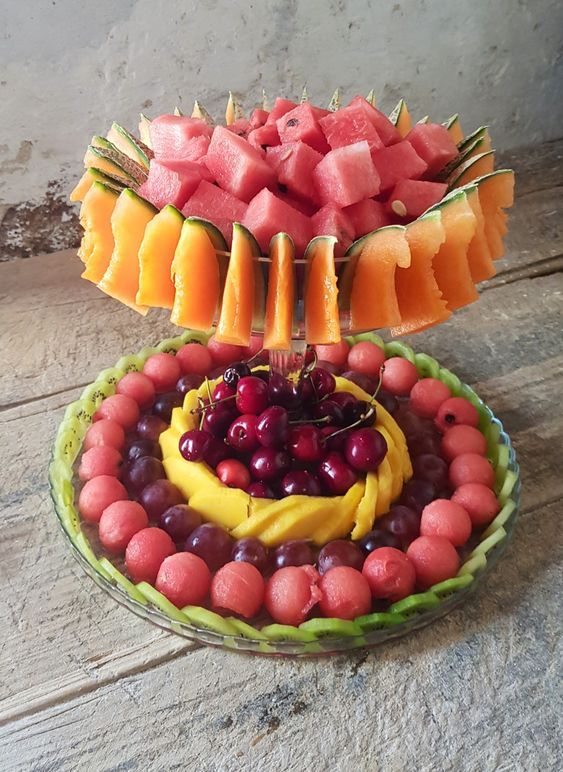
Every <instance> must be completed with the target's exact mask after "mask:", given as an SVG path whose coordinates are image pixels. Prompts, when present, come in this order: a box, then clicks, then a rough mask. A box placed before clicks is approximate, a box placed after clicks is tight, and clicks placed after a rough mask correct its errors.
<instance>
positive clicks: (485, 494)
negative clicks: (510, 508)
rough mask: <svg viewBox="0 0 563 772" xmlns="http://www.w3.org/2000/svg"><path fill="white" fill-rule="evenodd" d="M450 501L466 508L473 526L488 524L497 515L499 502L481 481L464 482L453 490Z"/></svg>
mask: <svg viewBox="0 0 563 772" xmlns="http://www.w3.org/2000/svg"><path fill="white" fill-rule="evenodd" d="M452 501H455V502H456V504H461V506H462V507H463V508H464V509H465V510H467V512H468V514H469V517H470V518H471V522H472V523H473V525H474V526H477V527H480V526H483V525H488V524H489V523H490V522H491V520H492V519H493V518H494V517H495V516H496V515H498V513H499V510H500V504H499V502H498V499H497V497H496V496H495V494H494V492H493V491H492V490H491V489H490V488H487V486H486V485H481V483H465V484H464V485H460V486H459V488H458V489H457V490H456V491H454V494H453V496H452Z"/></svg>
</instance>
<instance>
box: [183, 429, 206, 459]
mask: <svg viewBox="0 0 563 772" xmlns="http://www.w3.org/2000/svg"><path fill="white" fill-rule="evenodd" d="M212 439H213V435H212V434H210V433H209V432H206V431H203V430H202V429H190V431H189V432H185V433H184V434H182V436H181V437H180V442H179V443H178V448H179V450H180V455H181V456H182V457H183V458H185V459H186V461H203V459H204V458H205V454H206V451H207V450H208V449H209V445H210V442H211V440H212Z"/></svg>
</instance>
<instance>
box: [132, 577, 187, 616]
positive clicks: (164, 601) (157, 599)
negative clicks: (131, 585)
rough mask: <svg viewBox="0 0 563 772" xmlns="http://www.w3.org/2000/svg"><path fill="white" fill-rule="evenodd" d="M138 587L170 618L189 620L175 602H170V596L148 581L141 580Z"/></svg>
mask: <svg viewBox="0 0 563 772" xmlns="http://www.w3.org/2000/svg"><path fill="white" fill-rule="evenodd" d="M136 587H137V590H138V591H139V592H140V593H141V594H142V595H144V596H145V598H146V599H147V600H148V601H149V602H150V603H152V605H153V606H156V608H157V609H158V610H159V611H162V613H163V614H166V616H167V617H170V619H175V620H176V621H177V622H187V621H188V619H187V617H186V616H185V614H182V612H181V611H180V610H179V609H178V608H177V607H176V606H175V605H174V604H173V603H170V601H169V600H168V598H165V597H164V595H163V594H162V593H161V592H159V591H158V590H155V588H154V587H153V586H152V585H151V584H149V583H148V582H139V583H138V584H137V585H136Z"/></svg>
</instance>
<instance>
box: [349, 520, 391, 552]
mask: <svg viewBox="0 0 563 772" xmlns="http://www.w3.org/2000/svg"><path fill="white" fill-rule="evenodd" d="M378 522H379V521H378ZM359 545H360V547H361V549H362V550H363V551H364V552H365V554H366V555H369V554H370V552H373V551H374V550H376V549H379V547H394V548H395V549H401V542H400V541H399V539H398V538H397V537H396V536H395V535H394V534H392V533H389V531H382V530H378V529H376V530H374V531H369V532H368V533H366V535H365V536H363V537H362V538H361V539H360V541H359Z"/></svg>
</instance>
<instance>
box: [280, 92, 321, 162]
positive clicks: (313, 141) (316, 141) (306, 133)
mask: <svg viewBox="0 0 563 772" xmlns="http://www.w3.org/2000/svg"><path fill="white" fill-rule="evenodd" d="M276 126H277V127H278V134H279V135H280V139H281V141H282V144H284V143H286V142H298V141H301V142H305V143H306V144H307V145H310V146H311V147H312V148H313V149H314V150H316V151H317V152H319V153H323V155H324V154H325V153H328V151H329V150H330V147H329V145H328V143H327V141H326V139H325V135H324V134H323V132H322V129H321V127H320V126H319V122H318V121H317V118H316V116H315V113H314V112H313V108H312V107H311V105H310V104H309V103H308V102H304V103H303V104H302V105H298V106H297V107H294V108H293V110H290V111H289V112H288V113H285V115H282V117H281V118H278V120H277V121H276Z"/></svg>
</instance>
